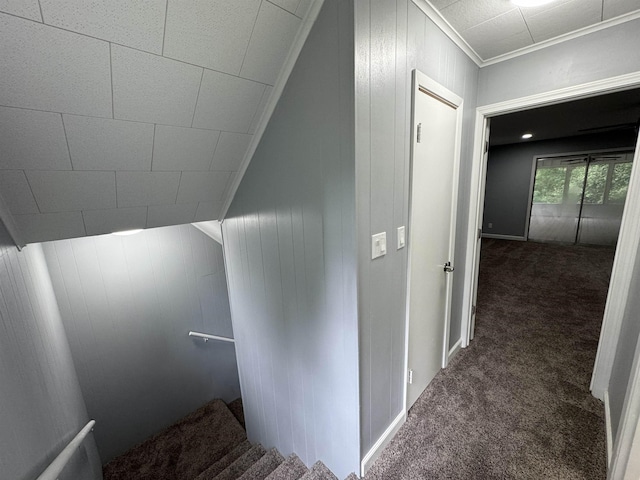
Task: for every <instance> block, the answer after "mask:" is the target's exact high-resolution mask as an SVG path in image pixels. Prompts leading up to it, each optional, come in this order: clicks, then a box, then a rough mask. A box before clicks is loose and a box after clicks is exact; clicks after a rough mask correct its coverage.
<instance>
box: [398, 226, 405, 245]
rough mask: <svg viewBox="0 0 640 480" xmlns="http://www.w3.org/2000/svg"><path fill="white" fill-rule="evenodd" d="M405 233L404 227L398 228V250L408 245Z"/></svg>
mask: <svg viewBox="0 0 640 480" xmlns="http://www.w3.org/2000/svg"><path fill="white" fill-rule="evenodd" d="M404 232H405V229H404V225H403V226H401V227H398V250H400V249H401V248H404V246H405V245H406V239H405V235H404Z"/></svg>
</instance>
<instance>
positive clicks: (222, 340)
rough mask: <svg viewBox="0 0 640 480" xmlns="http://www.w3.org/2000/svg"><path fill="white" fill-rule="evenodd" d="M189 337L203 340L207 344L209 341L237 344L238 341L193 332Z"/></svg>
mask: <svg viewBox="0 0 640 480" xmlns="http://www.w3.org/2000/svg"><path fill="white" fill-rule="evenodd" d="M189 336H190V337H198V338H202V339H203V340H204V341H205V342H208V341H209V340H219V341H221V342H229V343H236V341H235V340H234V339H233V338H229V337H220V336H218V335H209V334H208V333H200V332H193V331H191V332H189Z"/></svg>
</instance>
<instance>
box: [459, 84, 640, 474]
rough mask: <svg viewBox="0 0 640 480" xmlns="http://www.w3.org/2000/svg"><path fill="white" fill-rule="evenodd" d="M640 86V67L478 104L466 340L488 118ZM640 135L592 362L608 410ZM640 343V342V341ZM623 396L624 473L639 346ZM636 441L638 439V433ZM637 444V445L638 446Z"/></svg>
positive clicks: (636, 195)
mask: <svg viewBox="0 0 640 480" xmlns="http://www.w3.org/2000/svg"><path fill="white" fill-rule="evenodd" d="M639 86H640V72H634V73H630V74H625V75H620V76H616V77H611V78H607V79H604V80H598V81H594V82H589V83H584V84H580V85H576V86H573V87H567V88H561V89H557V90H552V91H549V92H544V93H541V94H536V95H530V96H526V97H521V98H516V99H513V100H508V101H504V102H499V103H494V104H490V105H485V106H482V107H478V108H477V109H476V114H475V131H474V146H473V157H472V167H471V184H470V196H469V219H468V220H469V221H468V224H467V236H466V237H467V244H466V245H467V248H466V260H465V271H464V284H463V288H464V290H463V295H464V297H463V311H462V319H461V320H462V345H463V346H464V347H466V346H468V345H469V340H470V338H473V332H472V330H471V329H472V318H471V315H472V306H473V305H474V303H475V301H476V298H475V295H474V292H473V285H474V282H477V278H478V268H477V265H478V263H477V261H478V258H479V253H480V252H479V249H476V242H475V238H476V235H477V232H478V230H477V229H478V228H480V227H481V225H482V223H481V222H482V214H483V208H484V194H485V178H486V168H487V165H486V162H485V159H484V155H483V151H484V149H483V146H484V140H485V139H484V132H485V126H486V124H487V121H488V119H489V118H490V117H492V116H496V115H501V114H506V113H512V112H517V111H522V110H527V109H530V108H534V107H539V106H544V105H551V104H557V103H563V102H567V101H571V100H578V99H581V98H587V97H591V96H596V95H602V94H607V93H613V92H616V91H622V90H629V89H631V88H637V87H639ZM639 163H640V136H639V137H638V143H637V144H636V148H635V155H634V161H633V167H632V171H631V180H630V182H629V190H628V193H627V200H626V203H625V208H624V214H623V216H622V225H621V227H620V236H619V239H618V246H617V248H616V254H615V259H614V263H613V269H612V272H611V281H610V284H609V292H608V295H607V303H606V307H605V312H604V318H603V322H602V330H601V332H600V340H599V343H598V353H597V356H596V361H595V365H594V371H593V376H592V380H591V387H590V388H591V392H592V394H593V395H594V396H595V397H597V398H599V399H601V400H603V401H605V410H606V413H607V414H608V402H607V400H608V394H607V389H608V384H609V379H610V377H611V370H612V368H613V362H614V359H615V353H616V347H617V342H618V337H619V334H620V328H621V325H622V320H623V315H624V310H625V306H626V304H627V299H628V297H629V287H630V282H631V278H632V274H633V268H634V265H635V259H636V254H637V252H638V248H639V247H640V166H638V164H639ZM639 343H640V342H639ZM627 392H628V393H627V398H625V401H624V405H623V411H622V417H621V421H620V428H619V431H618V434H617V436H616V442H615V444H613V442H612V440H613V439H612V438H611V430H610V425H609V424H607V443H608V446H609V448H611V446H613V447H614V448H615V451H612V452H611V454H610V455H611V457H610V464H609V470H610V472H612V473H613V474H614V475H615V478H623V477H618V476H617V475H620V474H621V475H624V471H625V469H626V465H627V462H628V461H629V452H631V451H632V448H634V446H633V442H634V437H640V433H638V432H637V431H636V427H638V422H637V420H636V421H633V419H637V418H638V416H639V415H640V345H638V348H637V349H636V352H635V360H634V364H633V370H632V372H631V380H630V385H629V389H628V390H627ZM635 441H636V442H637V441H638V438H635ZM635 448H637V445H636V447H635Z"/></svg>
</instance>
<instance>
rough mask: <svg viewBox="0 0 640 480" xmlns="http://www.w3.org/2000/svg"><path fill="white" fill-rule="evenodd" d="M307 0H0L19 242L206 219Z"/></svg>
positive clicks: (9, 174) (2, 139) (12, 203)
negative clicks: (21, 238) (21, 240)
mask: <svg viewBox="0 0 640 480" xmlns="http://www.w3.org/2000/svg"><path fill="white" fill-rule="evenodd" d="M312 2H313V0H269V1H268V0H145V1H143V2H138V1H131V0H109V1H100V0H93V1H83V0H39V1H38V0H0V65H1V67H0V68H1V74H0V194H1V196H2V198H3V199H4V202H5V204H6V207H7V208H8V209H9V210H10V212H11V214H12V215H13V217H14V219H15V223H16V224H17V227H18V229H19V231H20V232H21V233H22V236H23V237H24V238H23V239H24V240H25V242H26V243H31V242H38V241H45V240H54V239H60V238H70V237H81V236H85V235H95V234H101V233H110V232H113V231H118V230H124V229H130V228H144V227H147V228H149V227H156V226H164V225H172V224H183V223H190V222H197V221H206V220H213V219H217V218H218V216H219V213H220V210H221V208H222V205H223V202H224V200H225V195H226V194H227V191H228V190H229V187H230V185H231V183H232V181H233V178H234V175H235V174H236V172H237V170H238V168H239V166H240V162H241V161H242V159H243V157H244V154H245V152H246V150H247V147H248V146H249V143H250V141H251V139H252V136H253V134H254V132H255V131H256V128H257V123H258V120H259V119H260V116H261V114H262V111H263V109H264V108H265V105H266V104H267V101H268V99H269V96H270V94H271V91H272V88H273V85H274V83H275V81H276V78H277V77H278V74H279V73H280V70H281V68H282V66H283V63H284V61H285V59H286V57H287V54H288V52H289V50H290V48H291V45H292V43H293V41H294V39H295V37H296V34H297V33H298V30H299V28H300V27H301V25H302V19H303V18H304V16H305V14H306V12H307V11H308V9H309V8H310V6H311V4H312Z"/></svg>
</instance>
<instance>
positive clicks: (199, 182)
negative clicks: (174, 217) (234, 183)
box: [176, 172, 231, 203]
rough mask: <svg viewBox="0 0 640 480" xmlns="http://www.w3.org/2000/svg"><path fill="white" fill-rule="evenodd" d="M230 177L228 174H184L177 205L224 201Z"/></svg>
mask: <svg viewBox="0 0 640 480" xmlns="http://www.w3.org/2000/svg"><path fill="white" fill-rule="evenodd" d="M230 176H231V174H230V173H228V172H206V173H205V172H183V173H182V178H181V179H180V189H179V190H178V200H177V201H176V203H190V202H211V201H214V202H215V201H219V200H222V195H223V194H224V190H225V188H227V183H228V182H229V177H230Z"/></svg>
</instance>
